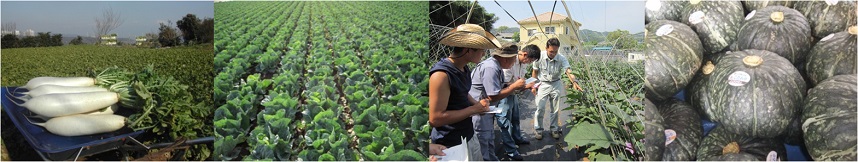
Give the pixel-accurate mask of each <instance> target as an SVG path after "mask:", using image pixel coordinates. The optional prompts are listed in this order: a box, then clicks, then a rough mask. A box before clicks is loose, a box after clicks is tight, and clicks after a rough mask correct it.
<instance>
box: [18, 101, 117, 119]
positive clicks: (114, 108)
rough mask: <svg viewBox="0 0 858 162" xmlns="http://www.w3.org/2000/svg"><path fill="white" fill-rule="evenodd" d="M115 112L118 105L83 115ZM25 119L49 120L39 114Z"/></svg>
mask: <svg viewBox="0 0 858 162" xmlns="http://www.w3.org/2000/svg"><path fill="white" fill-rule="evenodd" d="M117 110H119V105H118V104H113V105H111V106H109V107H106V108H103V109H98V110H95V111H90V112H86V113H83V114H86V115H102V114H113V113H114V112H116V111H117ZM27 117H30V118H39V119H42V120H44V121H48V120H51V117H47V116H42V115H39V114H36V115H31V116H27Z"/></svg>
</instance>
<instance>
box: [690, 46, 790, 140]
mask: <svg viewBox="0 0 858 162" xmlns="http://www.w3.org/2000/svg"><path fill="white" fill-rule="evenodd" d="M711 75H712V76H710V77H709V81H708V82H709V85H707V86H708V87H707V88H708V90H709V91H710V92H711V93H709V98H708V100H709V101H710V102H711V103H712V104H711V106H712V107H711V112H712V113H711V114H710V116H711V117H712V120H713V121H714V122H717V123H719V124H720V125H721V126H722V127H724V129H727V130H730V131H731V132H735V133H737V134H740V135H744V136H750V137H764V138H773V137H776V136H778V135H780V134H781V133H782V132H784V130H786V128H787V125H789V123H790V121H791V120H792V118H793V117H794V116H795V115H796V114H797V112H798V109H799V108H800V107H801V102H802V99H803V98H804V94H805V93H804V92H805V83H804V79H803V78H802V77H801V75H800V74H799V72H798V70H797V69H796V68H795V67H793V66H792V64H791V63H790V62H789V61H788V60H786V59H784V58H783V57H780V56H779V55H777V54H775V53H772V52H769V51H763V50H744V51H736V52H727V55H725V56H724V57H722V58H721V59H720V60H719V61H718V65H717V66H716V67H715V69H714V71H713V72H712V74H711Z"/></svg>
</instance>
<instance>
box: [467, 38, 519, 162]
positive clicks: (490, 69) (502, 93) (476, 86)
mask: <svg viewBox="0 0 858 162" xmlns="http://www.w3.org/2000/svg"><path fill="white" fill-rule="evenodd" d="M517 55H518V46H516V45H515V44H512V43H505V44H504V45H502V46H501V49H499V50H495V51H494V52H492V57H490V58H488V59H486V60H483V62H480V63H479V64H477V66H476V68H474V71H473V72H471V90H470V91H469V92H468V94H470V95H471V97H472V98H474V100H477V99H485V98H488V99H490V101H493V102H491V103H490V104H489V107H492V108H495V107H497V106H498V103H499V102H497V101H500V100H501V99H504V98H506V97H507V96H509V95H511V94H512V93H514V92H515V91H516V90H520V89H523V88H524V79H518V80H516V81H515V82H513V83H512V84H510V85H509V86H506V87H505V86H504V81H503V79H504V75H503V70H502V69H504V68H507V69H509V68H510V67H512V64H514V63H515V60H516V58H515V56H517ZM494 116H495V115H494V114H482V115H478V116H474V117H473V121H474V131H475V135H476V136H477V139H478V140H479V141H480V151H482V154H483V160H486V161H497V160H498V158H497V156H495V147H494V142H495V140H494V139H495V138H494V126H495V121H494Z"/></svg>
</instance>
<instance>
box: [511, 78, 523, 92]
mask: <svg viewBox="0 0 858 162" xmlns="http://www.w3.org/2000/svg"><path fill="white" fill-rule="evenodd" d="M509 87H510V88H512V89H516V90H517V89H522V88H524V79H518V80H515V82H514V83H512V84H510V85H509Z"/></svg>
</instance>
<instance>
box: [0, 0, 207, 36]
mask: <svg viewBox="0 0 858 162" xmlns="http://www.w3.org/2000/svg"><path fill="white" fill-rule="evenodd" d="M0 8H2V10H0V15H2V19H1V20H0V21H2V23H3V24H6V23H15V24H16V28H17V30H19V31H21V32H23V31H26V30H27V29H32V30H34V31H35V32H51V34H55V33H62V34H64V35H71V34H74V35H84V36H87V35H93V31H94V29H95V17H100V16H101V14H102V11H103V10H104V9H107V8H113V10H114V12H119V13H120V14H121V15H122V19H124V20H125V22H124V23H123V24H122V25H121V26H119V28H116V29H115V30H113V31H112V33H116V34H118V35H119V37H123V38H128V37H136V36H141V35H144V34H145V33H150V32H153V33H157V31H158V27H159V26H158V23H159V22H167V21H170V22H172V23H173V25H174V27H175V24H176V20H180V19H181V18H182V17H184V16H185V15H187V14H188V13H190V14H195V15H197V18H200V19H203V18H205V17H208V18H211V17H214V3H213V2H211V1H196V2H164V1H162V2H130V1H126V2H22V1H12V2H9V1H3V2H0Z"/></svg>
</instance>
